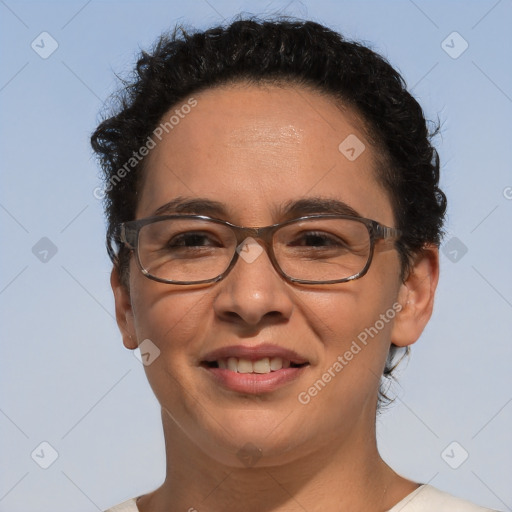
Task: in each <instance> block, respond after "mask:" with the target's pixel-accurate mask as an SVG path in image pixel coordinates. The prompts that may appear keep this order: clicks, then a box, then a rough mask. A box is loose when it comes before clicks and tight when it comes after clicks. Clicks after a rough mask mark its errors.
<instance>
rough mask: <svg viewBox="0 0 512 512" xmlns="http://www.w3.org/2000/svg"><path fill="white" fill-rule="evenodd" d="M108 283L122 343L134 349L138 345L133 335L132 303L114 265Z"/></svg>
mask: <svg viewBox="0 0 512 512" xmlns="http://www.w3.org/2000/svg"><path fill="white" fill-rule="evenodd" d="M110 285H111V286H112V291H113V292H114V300H115V304H116V321H117V325H118V327H119V330H120V331H121V335H122V337H123V344H124V346H125V347H126V348H129V349H135V348H137V347H138V344H137V337H136V335H135V324H134V319H133V310H132V303H131V298H130V292H129V290H128V289H127V287H126V286H125V285H123V284H122V283H121V280H120V279H119V273H118V271H117V269H116V268H115V267H114V268H113V269H112V272H111V274H110Z"/></svg>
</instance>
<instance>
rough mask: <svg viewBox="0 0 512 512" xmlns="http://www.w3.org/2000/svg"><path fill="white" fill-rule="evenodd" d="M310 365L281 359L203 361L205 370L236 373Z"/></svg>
mask: <svg viewBox="0 0 512 512" xmlns="http://www.w3.org/2000/svg"><path fill="white" fill-rule="evenodd" d="M308 365H309V363H294V362H293V361H290V360H288V359H283V358H281V357H262V358H261V359H257V360H255V361H251V360H250V359H244V358H238V357H228V358H222V359H218V360H216V361H203V362H202V363H201V366H203V367H205V368H219V369H222V370H228V371H232V372H236V373H256V374H265V373H271V372H276V371H279V370H282V369H283V368H302V367H304V366H308Z"/></svg>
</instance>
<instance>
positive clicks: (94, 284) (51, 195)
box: [0, 0, 512, 512]
mask: <svg viewBox="0 0 512 512" xmlns="http://www.w3.org/2000/svg"><path fill="white" fill-rule="evenodd" d="M239 12H247V13H253V14H271V13H286V14H289V15H293V16H297V17H301V18H310V19H313V20H315V21H319V22H321V23H324V24H327V25H328V26H330V27H331V28H334V29H336V30H339V31H341V32H342V33H343V34H345V35H346V36H347V37H350V38H355V39H359V40H362V41H365V42H367V43H368V44H370V45H371V46H372V47H373V48H374V49H375V50H377V51H378V52H380V53H382V54H383V55H385V56H386V57H387V58H388V59H389V60H390V61H391V63H392V64H393V65H394V66H396V67H397V68H398V69H399V70H400V71H401V72H402V74H403V76H404V78H405V79H406V81H407V83H408V85H409V87H410V89H412V91H413V93H414V95H415V96H416V97H417V98H418V100H419V101H420V103H421V104H422V105H423V106H424V108H425V111H426V114H427V117H429V118H432V119H436V118H437V116H439V118H440V120H441V121H442V127H443V129H442V135H441V137H439V139H438V144H437V145H438V149H439V152H440V156H441V160H442V186H443V188H444V190H445V192H446V193H447V195H448V198H449V214H448V224H447V229H448V236H447V239H446V242H445V244H444V246H443V248H442V261H441V264H442V275H441V282H440V286H439V291H438V298H437V303H436V308H435V313H434V316H433V319H432V321H431V323H430V324H429V326H428V327H427V329H426V331H425V333H424V335H423V336H422V338H421V340H420V341H419V342H418V343H417V345H416V346H414V347H413V351H412V357H411V359H410V362H409V363H408V364H407V365H404V368H403V370H402V372H401V374H400V378H399V384H398V385H397V386H396V387H395V393H396V394H397V395H398V398H397V400H396V404H395V405H394V406H393V407H392V408H391V409H390V410H389V411H388V412H385V413H383V414H382V415H381V416H380V417H379V420H378V436H379V445H380V448H381V451H382V454H383V456H384V457H385V459H386V460H387V462H388V463H389V464H390V465H391V466H392V467H394V468H395V469H396V470H397V471H398V472H400V473H401V474H403V475H406V476H408V477H409V478H412V479H415V480H417V481H421V482H430V483H431V484H432V485H435V486H437V487H439V488H441V489H444V490H447V491H449V492H451V493H453V494H456V495H460V496H464V497H466V498H467V499H471V500H473V501H475V502H478V503H480V504H482V505H486V506H489V507H493V508H496V509H499V510H512V487H511V486H510V482H511V480H512V460H511V456H512V439H511V433H510V432H511V429H510V425H511V420H512V386H511V384H512V372H511V371H510V363H511V361H512V348H511V347H512V343H511V342H512V339H511V338H512V336H511V327H512V314H511V313H512V266H511V265H510V261H511V249H512V242H511V228H510V226H511V221H512V172H511V162H512V144H511V140H512V139H511V135H512V129H511V128H512V70H511V66H510V62H511V54H512V31H511V30H510V27H511V26H512V2H511V0H499V1H497V0H490V1H487V0H482V1H464V2H462V1H451V2H446V1H437V0H436V1H425V0H415V1H412V0H403V1H402V0H397V1H389V0H388V1H375V2H370V1H359V2H355V1H328V0H318V1H316V2H313V1H302V2H299V1H293V0H292V1H262V2H257V1H230V2H227V1H220V0H208V1H206V0H190V1H189V2H175V1H167V2H153V1H146V2H142V1H123V2H121V1H100V0H92V1H80V2H75V1H66V2H64V1H62V2H47V1H38V2H35V1H34V2H24V1H14V0H5V1H4V0H1V1H0V41H1V49H2V50H1V52H2V55H1V62H2V66H1V67H0V108H1V112H2V116H1V123H0V130H1V136H0V151H1V156H2V158H1V187H0V223H1V229H2V260H1V261H2V265H1V266H0V306H1V325H2V345H1V357H0V429H1V435H0V453H1V454H2V456H1V458H0V512H7V511H8V512H27V511H29V512H50V511H51V512H83V511H96V510H104V509H105V508H107V507H108V506H111V505H113V504H115V503H118V502H120V501H123V500H125V499H127V498H129V497H132V496H135V495H137V494H140V493H143V492H147V491H149V490H152V489H154V488H155V487H157V486H158V485H159V484H160V483H161V481H162V479H163V477H164V462H165V460H164V446H163V437H162V433H161V426H160V415H159V408H158V404H157V402H156V399H155V398H154V397H153V395H152V392H151V390H150V388H149V385H148V384H147V382H146V378H145V375H144V371H143V367H142V365H141V364H140V363H139V361H138V360H137V359H136V358H135V357H134V355H133V353H132V352H130V351H128V350H126V349H125V348H124V347H123V345H122V342H121V339H120V335H119V334H118V331H117V327H116V325H115V322H114V318H113V314H114V308H113V299H112V296H111V291H110V287H109V272H110V263H109V260H108V258H107V256H106V253H105V250H104V243H103V239H104V229H105V224H104V220H103V213H102V205H101V204H100V202H99V201H98V200H97V199H95V197H94V196H93V190H94V189H95V187H97V186H98V185H99V181H98V175H99V170H98V168H97V166H96V164H95V161H94V159H93V157H92V152H91V150H90V148H89V142H88V138H89V135H90V133H91V132H92V130H93V129H94V127H95V126H96V124H97V122H98V120H99V117H98V112H99V111H100V109H101V107H102V104H103V102H104V100H105V99H106V98H107V97H108V95H109V94H110V93H111V92H112V91H113V90H114V88H115V86H116V81H115V77H114V72H117V73H121V74H126V73H127V72H128V71H129V70H130V68H131V66H132V64H133V63H134V61H135V58H136V53H137V51H138V49H139V48H148V47H149V46H150V45H151V43H152V42H153V41H154V39H155V38H156V37H157V36H158V35H159V34H160V32H161V31H163V30H166V29H169V28H171V27H173V26H174V24H175V23H176V22H184V23H186V24H190V25H193V26H196V27H199V28H206V27H207V26H210V25H213V24H217V23H219V22H221V21H222V20H223V19H224V18H228V19H229V18H231V17H232V16H234V15H235V14H237V13H239ZM454 31H456V32H457V33H458V34H460V36H459V35H451V34H452V33H453V32H454ZM41 32H47V33H49V34H50V35H51V37H52V38H53V39H54V40H55V41H56V42H57V44H58V48H57V49H56V51H55V52H54V53H53V54H51V55H50V56H49V57H47V58H46V59H43V58H42V57H41V56H40V54H38V53H37V52H36V51H34V49H33V48H32V47H31V43H32V42H33V41H34V40H35V41H36V43H37V42H38V41H40V37H39V38H38V36H39V35H40V34H41ZM448 36H450V37H449V38H448V39H446V38H447V37H448ZM43 37H44V38H45V41H46V44H45V49H46V51H48V50H49V49H51V44H52V43H51V40H50V39H49V38H48V36H43ZM445 40H447V42H446V43H444V44H443V41H445ZM452 41H453V42H452ZM465 42H467V45H468V47H467V49H466V50H465V51H464V52H463V53H462V54H460V55H458V53H459V52H460V51H461V50H462V49H463V48H464V47H465V45H466V43H465ZM450 47H451V48H450ZM36 48H37V47H36ZM38 50H39V51H40V52H41V51H43V49H42V48H39V49H38ZM447 52H448V53H447ZM449 53H451V55H450V54H449ZM455 56H456V57H457V58H454V57H455ZM43 238H46V239H49V240H50V241H51V242H49V241H48V240H44V239H43ZM41 239H43V240H42V241H41ZM34 247H35V249H34ZM55 250H56V253H55V254H53V253H54V252H55ZM44 251H48V253H45V252H44ZM454 251H455V252H454ZM455 256H457V258H458V259H455V260H454V257H455ZM44 257H46V261H41V258H43V259H44ZM42 442H47V443H49V444H50V445H51V447H53V448H49V447H48V446H46V445H43V447H42V448H41V446H40V444H41V443H42ZM452 442H457V443H458V444H457V445H452V446H451V447H450V448H449V449H448V453H449V454H453V456H452V457H451V460H449V462H450V463H451V464H452V465H456V464H455V463H457V462H458V461H460V460H462V458H464V456H465V452H467V453H468V458H467V460H465V461H464V463H463V464H461V465H460V466H459V467H458V468H457V469H453V468H452V467H450V465H449V464H448V463H447V462H446V460H447V458H446V455H445V457H444V458H443V456H442V453H443V452H444V453H446V452H445V449H446V448H447V447H449V446H450V444H451V443H452ZM52 449H53V450H55V451H56V454H58V457H57V459H56V460H55V461H54V462H53V464H51V465H50V466H49V467H48V468H47V469H43V468H42V467H40V465H41V464H43V465H44V464H48V463H49V462H51V456H52ZM452 449H453V452H452V451H451V450H452ZM34 450H35V452H34ZM41 450H43V452H44V456H40V457H38V456H37V454H39V455H40V454H41V453H42V452H41ZM32 453H33V454H34V455H33V456H32V457H31V454H32Z"/></svg>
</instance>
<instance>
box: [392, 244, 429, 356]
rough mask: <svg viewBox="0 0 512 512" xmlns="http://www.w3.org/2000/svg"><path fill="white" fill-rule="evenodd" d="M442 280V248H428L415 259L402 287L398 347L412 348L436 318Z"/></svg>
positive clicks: (395, 329) (395, 338)
mask: <svg viewBox="0 0 512 512" xmlns="http://www.w3.org/2000/svg"><path fill="white" fill-rule="evenodd" d="M438 280H439V249H438V248H437V247H436V246H434V245H427V246H425V247H424V248H423V250H422V252H421V253H419V254H418V255H417V256H416V258H415V259H414V262H413V266H412V268H411V269H410V272H409V274H408V276H407V277H406V278H405V280H404V282H403V283H402V285H401V286H400V290H399V293H398V303H399V304H400V305H401V306H402V309H401V310H400V312H399V313H398V314H397V315H396V316H395V322H394V324H393V330H392V331H391V342H392V343H393V344H394V345H396V346H398V347H406V346H407V345H412V344H413V343H414V342H415V341H416V340H417V339H418V338H419V337H420V335H421V333H422V332H423V329H424V328H425V326H426V325H427V322H428V321H429V320H430V317H431V316H432V309H433V307H434V295H435V291H436V288H437V282H438Z"/></svg>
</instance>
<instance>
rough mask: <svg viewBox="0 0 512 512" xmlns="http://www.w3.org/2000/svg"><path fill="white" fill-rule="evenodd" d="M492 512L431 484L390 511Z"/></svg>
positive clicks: (422, 487) (419, 488) (413, 493)
mask: <svg viewBox="0 0 512 512" xmlns="http://www.w3.org/2000/svg"><path fill="white" fill-rule="evenodd" d="M433 511H435V512H492V511H491V509H489V508H484V507H479V506H478V505H474V504H473V503H470V502H469V501H466V500H463V499H460V498H456V497H455V496H452V495H451V494H448V493H446V492H443V491H440V490H439V489H436V488H435V487H432V486H431V485H422V486H421V487H418V488H417V489H416V490H415V491H414V492H412V493H411V494H409V495H408V496H406V497H405V498H404V499H403V500H402V501H401V502H400V503H397V504H396V505H395V506H394V507H393V508H392V509H391V510H389V512H433Z"/></svg>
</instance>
